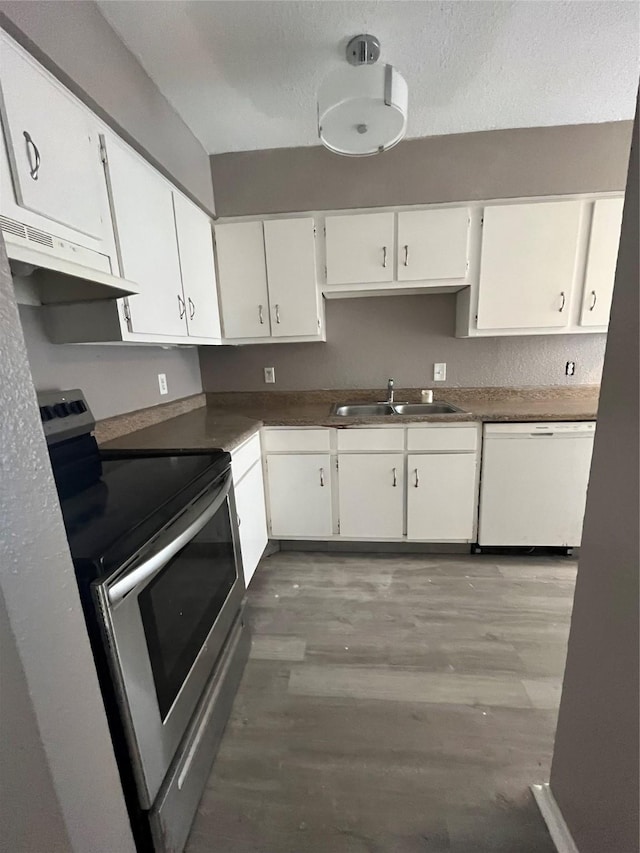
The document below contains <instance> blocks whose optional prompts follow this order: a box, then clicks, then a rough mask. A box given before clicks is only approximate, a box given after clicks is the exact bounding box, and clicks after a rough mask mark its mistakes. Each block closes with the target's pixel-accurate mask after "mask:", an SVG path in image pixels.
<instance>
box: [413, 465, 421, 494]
mask: <svg viewBox="0 0 640 853" xmlns="http://www.w3.org/2000/svg"><path fill="white" fill-rule="evenodd" d="M414 474H415V475H416V481H415V483H414V484H413V485H414V486H415V487H416V489H417V488H418V486H419V485H420V478H419V477H418V469H417V468H415V469H414Z"/></svg>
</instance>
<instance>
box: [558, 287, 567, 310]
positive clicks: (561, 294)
mask: <svg viewBox="0 0 640 853" xmlns="http://www.w3.org/2000/svg"><path fill="white" fill-rule="evenodd" d="M560 298H561V299H562V302H561V303H560V307H559V308H558V311H560V313H562V312H563V311H564V306H565V305H566V304H567V297H566V296H565V295H564V290H561V291H560Z"/></svg>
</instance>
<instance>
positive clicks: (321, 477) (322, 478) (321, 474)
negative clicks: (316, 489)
mask: <svg viewBox="0 0 640 853" xmlns="http://www.w3.org/2000/svg"><path fill="white" fill-rule="evenodd" d="M320 485H321V486H324V468H321V469H320Z"/></svg>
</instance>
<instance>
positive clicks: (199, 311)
mask: <svg viewBox="0 0 640 853" xmlns="http://www.w3.org/2000/svg"><path fill="white" fill-rule="evenodd" d="M173 209H174V214H175V227H176V236H177V238H178V251H179V256H180V272H181V277H182V293H183V298H184V302H185V310H186V319H187V331H188V334H189V337H190V338H209V339H210V338H220V334H221V333H220V313H219V309H218V290H217V287H216V270H215V264H214V260H213V235H212V232H211V221H210V219H209V217H208V216H207V215H206V214H205V213H203V212H202V211H201V210H200V209H199V208H198V207H196V206H195V204H192V202H190V201H188V199H186V198H185V197H184V196H182V195H179V194H178V193H175V192H174V193H173Z"/></svg>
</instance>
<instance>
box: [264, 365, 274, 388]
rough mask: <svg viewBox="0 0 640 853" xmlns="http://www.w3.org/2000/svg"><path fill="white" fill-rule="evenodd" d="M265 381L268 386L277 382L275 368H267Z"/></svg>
mask: <svg viewBox="0 0 640 853" xmlns="http://www.w3.org/2000/svg"><path fill="white" fill-rule="evenodd" d="M264 381H265V382H266V383H267V385H273V384H274V383H275V381H276V369H275V367H265V369H264Z"/></svg>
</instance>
